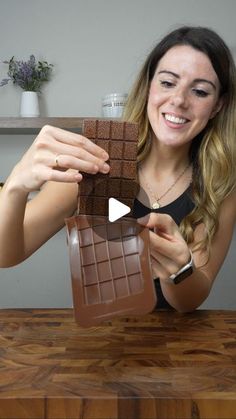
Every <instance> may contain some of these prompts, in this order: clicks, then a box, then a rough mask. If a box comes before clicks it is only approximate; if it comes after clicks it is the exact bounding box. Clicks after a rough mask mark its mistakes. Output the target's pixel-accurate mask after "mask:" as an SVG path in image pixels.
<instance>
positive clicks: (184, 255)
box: [149, 231, 189, 266]
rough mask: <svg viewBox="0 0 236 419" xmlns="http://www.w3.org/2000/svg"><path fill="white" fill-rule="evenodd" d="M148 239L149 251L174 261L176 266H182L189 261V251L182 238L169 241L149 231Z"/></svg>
mask: <svg viewBox="0 0 236 419" xmlns="http://www.w3.org/2000/svg"><path fill="white" fill-rule="evenodd" d="M149 237H150V249H151V251H153V250H154V251H156V252H158V253H160V254H161V255H163V256H165V257H167V258H169V259H171V260H174V261H175V263H177V265H178V266H183V265H185V264H186V263H187V260H188V259H189V249H188V246H187V244H186V242H185V241H184V239H183V238H182V236H180V237H181V238H180V240H172V241H171V240H167V239H166V238H163V237H161V236H159V235H158V234H156V233H153V232H152V231H150V232H149Z"/></svg>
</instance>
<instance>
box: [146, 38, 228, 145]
mask: <svg viewBox="0 0 236 419" xmlns="http://www.w3.org/2000/svg"><path fill="white" fill-rule="evenodd" d="M219 92H220V83H219V80H218V77H217V75H216V73H215V70H214V68H213V66H212V64H211V61H210V60H209V58H208V57H207V55H205V54H204V53H203V52H201V51H198V50H196V49H194V48H192V47H191V46H188V45H178V46H175V47H172V48H171V49H169V50H168V51H167V52H166V54H165V55H164V56H163V57H162V59H161V60H160V61H159V63H158V66H157V68H156V71H155V74H154V77H153V79H152V81H151V84H150V91H149V98H148V106H147V112H148V118H149V121H150V124H151V127H152V129H153V133H154V135H155V137H156V138H158V141H159V142H160V143H162V144H166V145H172V146H180V145H183V144H187V143H189V142H190V141H191V140H192V139H193V138H194V137H196V135H197V134H199V133H200V132H201V131H202V130H203V129H204V127H205V126H206V125H207V122H208V121H209V119H210V118H213V117H214V116H215V114H216V113H217V112H218V111H219V110H220V108H221V106H222V100H221V99H219Z"/></svg>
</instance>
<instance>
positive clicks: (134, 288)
mask: <svg viewBox="0 0 236 419" xmlns="http://www.w3.org/2000/svg"><path fill="white" fill-rule="evenodd" d="M66 225H67V233H68V245H69V255H70V267H71V277H72V289H73V303H74V304H73V305H74V313H75V319H76V321H77V322H78V323H79V324H80V325H81V326H83V327H88V326H94V325H97V324H99V323H100V322H103V321H105V320H110V319H112V318H113V317H116V316H121V315H122V316H125V315H141V314H145V313H148V312H150V311H152V310H153V308H154V307H155V304H156V294H155V290H154V284H153V280H152V274H151V265H150V255H149V230H148V229H147V228H144V227H142V226H140V225H139V224H138V223H137V222H136V220H134V219H131V218H130V219H128V218H122V219H120V220H117V221H116V222H114V223H109V222H108V221H107V217H104V216H100V217H96V216H85V215H79V216H76V217H71V218H68V219H67V220H66Z"/></svg>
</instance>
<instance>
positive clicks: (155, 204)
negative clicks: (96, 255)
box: [152, 201, 160, 209]
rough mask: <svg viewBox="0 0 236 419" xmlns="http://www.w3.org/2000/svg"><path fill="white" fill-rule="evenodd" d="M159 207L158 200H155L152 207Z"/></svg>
mask: <svg viewBox="0 0 236 419" xmlns="http://www.w3.org/2000/svg"><path fill="white" fill-rule="evenodd" d="M158 208H160V204H159V202H157V201H155V202H153V204H152V209H158Z"/></svg>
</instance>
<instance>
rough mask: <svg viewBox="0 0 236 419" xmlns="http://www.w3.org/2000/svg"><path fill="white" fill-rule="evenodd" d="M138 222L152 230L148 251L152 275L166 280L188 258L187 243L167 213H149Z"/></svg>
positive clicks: (187, 260) (186, 261) (184, 263)
mask: <svg viewBox="0 0 236 419" xmlns="http://www.w3.org/2000/svg"><path fill="white" fill-rule="evenodd" d="M137 221H138V223H139V224H141V225H143V226H146V227H148V228H150V229H153V230H154V231H150V253H151V263H152V269H153V275H154V276H153V277H154V278H160V280H161V281H167V280H168V278H169V277H170V275H172V274H175V273H176V272H178V271H179V269H180V268H182V267H183V266H184V265H186V263H188V262H189V260H190V252H189V248H188V246H187V243H186V242H185V240H184V239H183V237H182V235H181V233H180V231H179V229H178V226H177V225H176V223H175V222H174V220H173V219H172V218H171V217H170V216H169V215H167V214H156V213H151V214H150V215H148V216H145V217H143V218H139V219H138V220H137Z"/></svg>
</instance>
